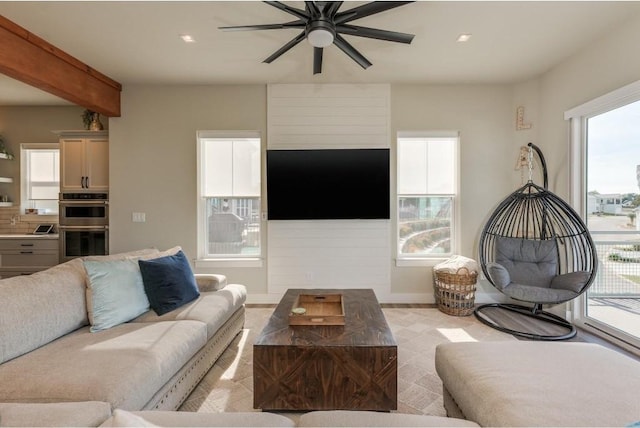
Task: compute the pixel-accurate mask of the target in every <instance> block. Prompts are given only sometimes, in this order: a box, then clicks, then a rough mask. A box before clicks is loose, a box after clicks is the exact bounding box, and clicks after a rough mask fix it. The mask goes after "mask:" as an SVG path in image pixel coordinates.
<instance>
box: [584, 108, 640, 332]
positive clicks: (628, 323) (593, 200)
mask: <svg viewBox="0 0 640 428" xmlns="http://www.w3.org/2000/svg"><path fill="white" fill-rule="evenodd" d="M587 135H588V141H587V153H588V155H587V189H588V194H587V195H586V196H587V226H588V228H589V231H590V232H591V235H592V238H593V240H594V242H595V244H596V248H597V252H598V259H599V265H598V268H599V271H598V275H597V277H596V281H595V283H594V284H593V285H592V286H591V288H590V289H589V291H588V294H587V296H588V299H587V316H588V317H589V318H592V319H594V320H597V321H600V322H602V323H604V324H607V325H609V326H611V327H613V328H614V329H617V330H620V331H622V332H625V333H627V334H629V335H631V336H635V337H636V338H640V218H638V216H639V214H640V144H639V142H640V101H639V102H635V103H632V104H628V105H626V106H623V107H620V108H618V109H615V110H612V111H609V112H607V113H604V114H601V115H598V116H595V117H593V118H590V119H589V120H588V124H587Z"/></svg>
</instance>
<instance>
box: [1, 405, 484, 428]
mask: <svg viewBox="0 0 640 428" xmlns="http://www.w3.org/2000/svg"><path fill="white" fill-rule="evenodd" d="M294 419H297V421H294ZM2 426H47V427H71V426H74V427H75V426H101V427H148V426H162V427H232V426H233V427H242V426H246V427H478V425H477V424H475V423H473V422H469V421H465V420H461V419H454V418H444V417H439V416H425V415H409V414H400V413H380V412H366V411H344V410H333V411H317V412H309V413H305V414H303V415H297V416H291V417H288V415H287V414H285V415H278V414H275V413H268V412H238V413H194V412H171V411H160V410H143V411H138V412H128V411H124V410H120V409H116V410H115V411H113V412H111V408H110V406H109V404H108V403H99V402H81V403H48V404H40V403H38V404H33V403H10V404H3V403H0V427H2Z"/></svg>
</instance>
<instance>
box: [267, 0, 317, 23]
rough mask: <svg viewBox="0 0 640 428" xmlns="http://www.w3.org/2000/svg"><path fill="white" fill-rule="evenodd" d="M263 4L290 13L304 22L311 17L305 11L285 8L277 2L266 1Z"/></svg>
mask: <svg viewBox="0 0 640 428" xmlns="http://www.w3.org/2000/svg"><path fill="white" fill-rule="evenodd" d="M265 3H266V4H268V5H269V6H273V7H275V8H277V9H280V10H283V11H285V12H287V13H290V14H291V15H294V16H297V17H298V18H300V19H305V20H306V19H309V18H311V15H309V14H308V13H307V12H306V11H305V10H301V9H297V8H295V7H291V6H287V5H286V4H283V3H280V2H279V1H266V2H265Z"/></svg>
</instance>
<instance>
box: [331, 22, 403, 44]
mask: <svg viewBox="0 0 640 428" xmlns="http://www.w3.org/2000/svg"><path fill="white" fill-rule="evenodd" d="M336 31H337V32H338V33H342V34H348V35H350V36H358V37H367V38H369V39H378V40H386V41H388V42H398V43H406V44H410V43H411V41H412V40H413V38H414V37H415V35H413V34H407V33H397V32H395V31H387V30H379V29H377V28H369V27H360V26H359V25H348V24H340V25H337V26H336Z"/></svg>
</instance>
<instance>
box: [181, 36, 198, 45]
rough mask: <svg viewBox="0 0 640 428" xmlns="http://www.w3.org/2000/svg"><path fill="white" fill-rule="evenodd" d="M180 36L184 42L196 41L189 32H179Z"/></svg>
mask: <svg viewBox="0 0 640 428" xmlns="http://www.w3.org/2000/svg"><path fill="white" fill-rule="evenodd" d="M180 38H181V39H182V41H183V42H185V43H195V42H196V39H194V38H193V37H191V36H190V35H189V34H180Z"/></svg>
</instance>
